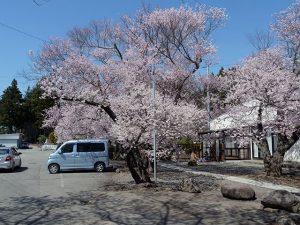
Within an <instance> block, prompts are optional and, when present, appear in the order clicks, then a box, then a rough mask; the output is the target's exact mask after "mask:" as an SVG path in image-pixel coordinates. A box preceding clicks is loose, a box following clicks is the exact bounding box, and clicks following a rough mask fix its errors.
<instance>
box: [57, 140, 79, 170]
mask: <svg viewBox="0 0 300 225" xmlns="http://www.w3.org/2000/svg"><path fill="white" fill-rule="evenodd" d="M74 146H75V144H74V143H66V144H64V145H63V146H61V147H60V150H61V154H59V155H60V156H59V165H60V167H61V168H76V164H75V152H74V149H75V147H74Z"/></svg>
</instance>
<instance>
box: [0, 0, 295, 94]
mask: <svg viewBox="0 0 300 225" xmlns="http://www.w3.org/2000/svg"><path fill="white" fill-rule="evenodd" d="M36 2H37V3H39V6H38V5H37V4H35V3H34V1H33V0H1V1H0V95H2V93H3V90H4V89H5V88H7V87H8V86H9V85H10V83H11V81H12V79H13V78H15V79H17V81H18V85H19V88H20V89H21V91H22V92H24V91H25V90H26V89H27V87H28V86H32V85H33V84H34V83H33V82H29V81H28V80H26V79H24V78H23V77H22V76H21V75H20V72H21V71H23V70H26V69H28V65H29V64H30V59H29V57H28V52H29V50H33V51H34V52H35V51H37V50H39V48H40V47H41V46H42V42H41V41H40V40H38V39H35V38H33V37H28V36H26V35H24V34H22V33H20V32H17V31H15V30H13V29H9V28H7V27H6V26H10V27H13V28H16V29H18V30H20V31H23V32H25V33H27V34H30V35H32V36H35V37H37V38H40V39H43V40H47V39H48V38H49V37H64V36H65V34H66V32H67V31H69V30H70V29H71V28H72V27H74V26H85V25H87V24H88V23H89V22H90V21H92V20H102V19H111V20H113V21H118V20H119V18H120V16H122V15H134V14H135V12H136V10H138V9H139V8H140V7H141V5H142V3H143V2H145V3H150V4H151V5H152V6H154V7H160V8H167V7H178V6H179V5H181V4H182V3H187V4H189V5H191V6H193V5H194V4H195V3H196V2H198V3H199V2H200V3H204V4H206V5H210V6H218V7H222V8H226V10H227V13H228V15H229V19H228V21H227V23H226V24H225V26H224V27H222V28H220V29H218V30H217V31H216V32H215V33H214V35H213V38H214V40H215V44H216V46H217V48H218V53H217V55H218V61H219V65H216V66H215V67H214V68H213V70H214V71H217V70H218V69H219V68H220V67H221V66H224V67H225V68H226V67H230V66H233V65H234V64H236V63H238V62H240V61H241V60H242V59H243V58H245V57H247V56H248V55H250V54H251V53H252V52H253V51H254V49H253V47H252V46H251V45H250V43H249V41H248V39H247V37H246V36H247V34H251V33H252V34H253V33H254V32H255V31H256V30H257V29H264V30H265V29H267V28H268V26H269V24H270V23H271V22H272V20H273V19H274V13H278V12H279V11H281V10H283V9H286V8H287V7H288V6H289V5H290V4H292V3H293V2H294V0H198V1H195V0H189V1H188V0H152V1H150V0H143V1H141V0H36ZM203 72H204V71H203Z"/></svg>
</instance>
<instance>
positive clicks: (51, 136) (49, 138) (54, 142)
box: [48, 131, 57, 144]
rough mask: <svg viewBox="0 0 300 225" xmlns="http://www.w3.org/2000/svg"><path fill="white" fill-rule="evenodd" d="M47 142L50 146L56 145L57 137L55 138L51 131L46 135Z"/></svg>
mask: <svg viewBox="0 0 300 225" xmlns="http://www.w3.org/2000/svg"><path fill="white" fill-rule="evenodd" d="M48 141H49V143H50V144H56V143H57V137H56V135H55V133H54V132H53V131H52V132H51V133H50V134H49V135H48Z"/></svg>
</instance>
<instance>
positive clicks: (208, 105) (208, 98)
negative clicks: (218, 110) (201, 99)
mask: <svg viewBox="0 0 300 225" xmlns="http://www.w3.org/2000/svg"><path fill="white" fill-rule="evenodd" d="M206 74H207V79H208V76H209V65H207V67H206ZM207 113H208V121H207V125H208V130H210V93H209V82H208V85H207Z"/></svg>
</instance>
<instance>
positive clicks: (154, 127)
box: [152, 66, 157, 183]
mask: <svg viewBox="0 0 300 225" xmlns="http://www.w3.org/2000/svg"><path fill="white" fill-rule="evenodd" d="M152 101H153V102H152V107H153V117H154V118H155V76H154V66H152ZM153 151H154V161H153V170H154V171H153V172H154V182H155V183H156V182H157V176H156V126H155V121H154V123H153Z"/></svg>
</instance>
